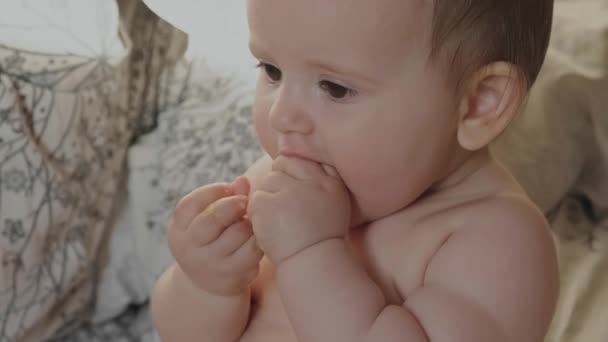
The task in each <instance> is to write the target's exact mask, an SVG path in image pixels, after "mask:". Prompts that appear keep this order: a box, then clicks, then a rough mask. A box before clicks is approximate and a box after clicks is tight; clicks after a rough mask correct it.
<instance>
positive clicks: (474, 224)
mask: <svg viewBox="0 0 608 342" xmlns="http://www.w3.org/2000/svg"><path fill="white" fill-rule="evenodd" d="M509 202H514V203H509V204H504V203H502V204H500V205H498V204H494V205H488V207H487V208H481V210H482V212H480V213H479V214H480V215H478V216H475V217H474V218H473V219H471V222H468V223H467V227H464V228H463V229H461V230H459V231H457V232H455V233H453V234H452V235H450V236H449V237H446V241H445V243H444V244H443V245H442V246H441V247H440V249H439V250H438V251H437V252H436V254H435V256H434V257H433V258H432V259H431V261H430V263H429V265H428V267H427V269H426V272H425V274H424V281H423V286H421V287H420V288H419V289H418V290H414V291H413V292H412V293H411V294H410V295H409V296H408V297H407V298H405V299H404V303H403V304H402V305H390V304H388V303H387V301H386V299H385V297H384V296H383V294H382V292H381V291H380V289H379V288H378V286H377V285H376V284H375V283H374V282H373V281H372V280H371V279H370V278H369V277H368V276H367V274H366V273H365V272H364V270H363V269H362V268H361V266H360V265H358V263H356V262H355V261H354V259H353V257H352V256H350V255H349V253H348V252H347V248H346V244H345V243H344V241H342V240H340V239H334V240H328V241H325V242H323V243H320V244H318V245H316V246H312V247H311V248H310V249H309V250H304V251H302V252H300V254H299V255H295V256H294V257H292V258H291V259H288V260H286V261H285V262H284V264H282V265H279V267H278V269H277V283H278V285H279V289H280V291H281V294H282V299H283V303H284V305H285V307H286V310H287V312H288V315H289V317H290V320H291V322H292V324H293V326H294V329H295V330H296V333H297V334H298V337H299V338H300V340H301V341H302V342H312V341H357V342H361V341H369V342H372V341H373V342H389V341H390V342H403V341H407V342H488V341H492V342H539V341H542V340H543V335H544V334H545V333H546V330H547V327H548V325H549V323H550V320H551V317H552V313H553V310H554V305H555V301H556V296H557V292H558V290H557V286H558V279H557V278H558V276H557V267H556V262H555V251H554V247H553V241H552V239H551V236H550V233H549V231H548V229H547V227H546V223H545V221H544V218H543V217H542V214H540V213H539V212H537V211H536V210H534V209H532V208H531V207H530V206H529V205H528V204H524V205H522V204H521V202H523V201H518V200H514V201H510V200H509ZM515 202H519V203H515ZM505 205H507V206H511V208H508V209H507V210H505ZM513 207H517V208H513ZM522 207H523V209H522ZM496 208H498V209H499V210H494V209H496ZM476 212H477V211H476ZM505 212H507V213H510V215H508V216H507V215H505ZM501 214H502V216H501ZM392 249H393V250H394V251H395V253H396V257H395V261H396V262H395V264H394V265H395V267H396V269H395V271H394V282H395V286H396V287H397V288H398V289H400V290H401V291H400V292H401V293H408V291H406V288H407V287H406V286H407V285H408V284H405V283H404V282H403V281H402V279H401V278H402V277H400V274H401V273H402V272H403V270H399V267H407V266H403V265H407V260H403V262H399V261H398V260H399V248H398V246H393V248H392Z"/></svg>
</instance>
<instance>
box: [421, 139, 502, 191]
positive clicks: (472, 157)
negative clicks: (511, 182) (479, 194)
mask: <svg viewBox="0 0 608 342" xmlns="http://www.w3.org/2000/svg"><path fill="white" fill-rule="evenodd" d="M494 162H495V160H494V159H493V157H492V155H491V154H490V151H489V150H488V149H487V148H484V149H481V150H478V151H475V152H468V153H467V154H466V155H463V157H462V158H461V160H460V161H459V162H457V163H455V165H454V166H453V167H452V168H451V170H450V171H449V172H448V173H447V174H446V175H445V176H444V177H443V178H441V179H440V180H439V181H438V182H436V183H435V184H434V185H433V186H432V187H431V188H430V189H429V191H427V195H428V196H431V195H432V196H436V195H441V196H444V195H448V196H451V195H458V194H462V193H463V192H470V190H474V189H471V188H472V187H474V186H477V185H481V184H479V183H480V182H481V183H483V179H484V178H485V177H483V176H482V174H483V173H484V172H483V171H484V170H486V169H487V168H488V167H490V166H491V165H493V164H494Z"/></svg>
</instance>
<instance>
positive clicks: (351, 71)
mask: <svg viewBox="0 0 608 342" xmlns="http://www.w3.org/2000/svg"><path fill="white" fill-rule="evenodd" d="M309 64H310V65H312V66H313V67H316V68H319V69H323V70H327V71H329V72H331V73H334V74H337V75H345V76H351V77H354V78H355V79H357V80H360V81H363V82H365V83H368V84H375V83H376V80H374V79H373V78H371V77H369V76H368V75H365V74H363V73H362V72H361V71H359V70H357V69H355V68H347V67H344V66H337V65H332V64H329V63H324V62H321V61H318V60H311V61H309Z"/></svg>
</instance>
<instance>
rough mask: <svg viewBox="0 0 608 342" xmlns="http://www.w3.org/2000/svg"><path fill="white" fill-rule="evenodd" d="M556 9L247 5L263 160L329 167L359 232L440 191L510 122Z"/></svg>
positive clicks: (418, 1) (380, 1)
mask: <svg viewBox="0 0 608 342" xmlns="http://www.w3.org/2000/svg"><path fill="white" fill-rule="evenodd" d="M552 8H553V0H510V1H488V0H374V1H370V0H330V1H328V0H306V1H301V0H249V1H248V17H249V27H250V46H251V50H252V53H253V54H254V56H255V57H256V58H257V59H258V60H259V61H260V68H261V73H260V78H259V81H258V85H257V90H256V100H255V105H254V117H255V124H256V130H257V132H258V136H259V138H260V141H261V144H262V146H263V147H264V149H265V150H266V151H267V152H268V153H269V154H270V155H271V157H275V156H277V155H278V154H286V155H290V156H299V157H303V158H307V159H311V160H314V161H317V162H319V163H323V164H327V165H330V166H333V167H334V168H335V169H336V170H337V171H338V173H339V174H340V176H341V178H342V179H343V180H344V182H345V184H346V185H347V186H348V188H349V190H350V191H351V193H352V198H353V204H354V206H355V209H356V212H357V217H358V219H359V220H365V221H368V220H375V219H378V218H380V217H383V216H386V215H389V214H391V213H393V212H395V211H397V210H399V209H401V208H403V207H405V206H407V205H409V204H411V203H412V202H413V201H415V199H416V198H418V197H419V196H420V195H421V194H422V193H424V192H425V191H427V190H429V189H432V188H436V187H441V186H443V185H445V184H444V181H445V180H446V179H447V178H449V176H450V175H451V174H452V172H453V171H454V170H456V169H458V168H459V166H460V165H462V164H463V163H464V161H465V160H467V159H468V158H469V157H470V156H471V155H473V154H475V152H476V151H482V150H484V149H485V147H486V146H487V145H488V144H489V143H490V142H491V141H492V140H493V139H494V138H495V137H496V136H498V135H499V134H500V133H501V132H502V131H503V130H504V129H505V127H506V126H507V124H508V123H509V122H510V121H511V119H512V118H513V117H514V116H515V114H516V113H517V112H518V110H519V108H520V106H521V104H522V102H523V101H524V98H525V96H526V93H527V90H528V88H529V86H530V85H531V84H532V83H533V81H534V80H535V78H536V76H537V74H538V71H539V69H540V66H541V64H542V61H543V59H544V55H545V51H546V48H547V45H548V40H549V32H550V28H551V18H552Z"/></svg>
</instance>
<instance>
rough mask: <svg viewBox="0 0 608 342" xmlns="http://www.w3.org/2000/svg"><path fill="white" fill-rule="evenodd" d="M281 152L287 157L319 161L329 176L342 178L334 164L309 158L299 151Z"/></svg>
mask: <svg viewBox="0 0 608 342" xmlns="http://www.w3.org/2000/svg"><path fill="white" fill-rule="evenodd" d="M279 154H280V155H283V156H285V157H287V158H299V159H304V160H308V161H311V162H313V163H317V164H319V165H321V168H322V169H323V171H324V172H325V174H327V175H328V176H330V177H335V178H340V174H339V173H338V170H336V168H335V167H333V166H331V165H329V164H325V163H322V162H320V161H318V160H315V159H312V158H309V157H307V156H304V155H301V154H298V153H292V152H280V153H279Z"/></svg>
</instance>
